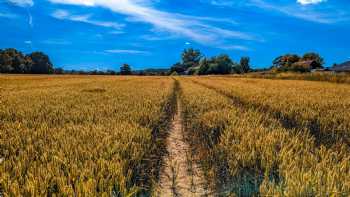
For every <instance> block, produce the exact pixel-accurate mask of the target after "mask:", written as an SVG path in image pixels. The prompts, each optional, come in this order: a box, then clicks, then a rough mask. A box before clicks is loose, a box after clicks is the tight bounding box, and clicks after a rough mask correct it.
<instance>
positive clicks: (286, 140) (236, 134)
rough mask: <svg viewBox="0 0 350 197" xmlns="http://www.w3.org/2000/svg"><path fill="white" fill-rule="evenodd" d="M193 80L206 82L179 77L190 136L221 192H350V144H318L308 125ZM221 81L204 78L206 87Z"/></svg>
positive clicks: (200, 160) (188, 134) (213, 181)
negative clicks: (294, 124)
mask: <svg viewBox="0 0 350 197" xmlns="http://www.w3.org/2000/svg"><path fill="white" fill-rule="evenodd" d="M193 80H195V81H197V80H198V81H199V80H201V82H202V83H204V82H203V81H204V80H203V81H202V79H193V78H192V79H181V80H180V82H181V83H180V87H181V102H182V105H183V107H182V109H183V116H184V122H185V123H184V124H185V128H186V135H187V136H188V139H190V142H191V144H192V145H193V147H194V151H195V152H196V153H197V154H195V155H197V157H198V158H197V160H198V161H199V162H200V163H201V166H202V169H203V170H204V173H205V175H206V177H207V179H208V181H209V183H210V184H211V186H212V187H213V189H214V190H215V191H217V192H218V195H228V194H236V195H238V196H251V195H258V194H259V195H262V196H271V195H277V196H331V195H333V196H347V195H349V194H350V179H349V176H348V174H349V173H350V154H349V152H348V149H347V146H345V145H344V146H339V147H338V148H337V149H334V148H327V147H326V146H323V145H321V146H319V145H318V144H317V140H315V137H314V136H313V135H311V134H310V133H309V132H305V131H303V130H305V129H306V128H302V127H290V128H286V127H285V126H284V125H283V123H281V121H279V120H278V119H276V117H274V115H273V114H271V113H263V112H262V111H261V109H257V108H254V107H248V106H247V105H242V104H237V103H236V102H232V98H230V97H228V96H226V95H224V94H221V93H219V92H218V91H216V90H213V89H212V88H208V87H205V86H203V85H199V84H198V83H194V82H193ZM218 81H220V80H216V79H205V83H206V84H208V86H209V84H210V85H217V84H218V83H219V82H218ZM220 82H221V81H220ZM243 85H244V83H243ZM227 87H230V86H227ZM241 89H243V88H241ZM246 91H250V90H249V89H247V90H246ZM258 96H259V95H256V97H258ZM270 99H271V102H273V100H274V98H270ZM276 102H279V101H276ZM306 130H307V129H306Z"/></svg>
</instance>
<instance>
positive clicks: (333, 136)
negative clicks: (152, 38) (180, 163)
mask: <svg viewBox="0 0 350 197" xmlns="http://www.w3.org/2000/svg"><path fill="white" fill-rule="evenodd" d="M195 81H196V82H197V83H200V84H201V85H204V86H206V87H209V88H212V89H215V90H216V91H218V92H220V93H222V94H224V95H226V96H228V97H230V98H232V99H233V100H235V101H236V102H238V103H240V104H241V105H244V106H246V107H252V108H255V109H257V110H260V111H262V112H263V113H270V114H271V115H273V116H274V118H276V119H278V120H280V121H281V123H282V124H283V126H284V127H286V128H299V129H303V128H306V129H308V130H309V132H310V134H311V135H313V136H314V138H315V140H316V142H317V143H318V144H319V145H321V144H322V145H324V146H327V147H331V146H341V145H344V144H345V145H347V146H348V147H350V121H349V120H350V110H349V109H350V86H349V85H341V84H332V83H324V82H323V83H322V82H307V81H281V80H261V79H260V80H259V79H232V78H224V77H223V78H201V79H199V78H197V79H195Z"/></svg>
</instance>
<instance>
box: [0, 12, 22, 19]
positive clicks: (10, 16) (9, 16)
mask: <svg viewBox="0 0 350 197" xmlns="http://www.w3.org/2000/svg"><path fill="white" fill-rule="evenodd" d="M0 17H3V18H17V17H18V16H17V15H15V14H10V13H5V12H0Z"/></svg>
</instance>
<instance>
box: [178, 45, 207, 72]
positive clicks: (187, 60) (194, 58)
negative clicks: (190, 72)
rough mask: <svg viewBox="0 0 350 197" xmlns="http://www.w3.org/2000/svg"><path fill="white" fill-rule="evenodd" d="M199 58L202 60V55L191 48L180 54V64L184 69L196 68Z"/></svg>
mask: <svg viewBox="0 0 350 197" xmlns="http://www.w3.org/2000/svg"><path fill="white" fill-rule="evenodd" d="M201 58H202V55H201V52H200V51H199V50H194V49H192V48H189V49H186V50H184V51H183V52H182V64H183V66H184V68H185V69H188V68H190V67H195V66H198V64H199V61H200V60H201Z"/></svg>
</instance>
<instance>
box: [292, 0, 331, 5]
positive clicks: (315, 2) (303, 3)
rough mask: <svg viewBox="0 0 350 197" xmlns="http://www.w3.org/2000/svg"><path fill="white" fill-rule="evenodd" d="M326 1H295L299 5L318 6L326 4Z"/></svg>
mask: <svg viewBox="0 0 350 197" xmlns="http://www.w3.org/2000/svg"><path fill="white" fill-rule="evenodd" d="M326 1H327V0H297V2H298V3H300V4H301V5H309V4H319V3H322V2H326Z"/></svg>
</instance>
